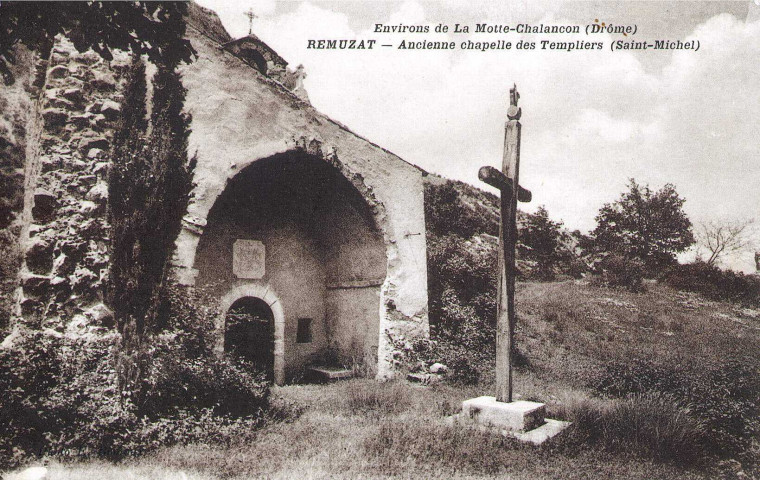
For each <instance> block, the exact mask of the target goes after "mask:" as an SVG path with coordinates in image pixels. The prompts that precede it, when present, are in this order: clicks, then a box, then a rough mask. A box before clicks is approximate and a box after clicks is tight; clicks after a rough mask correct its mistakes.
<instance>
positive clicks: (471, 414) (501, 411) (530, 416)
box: [462, 396, 546, 432]
mask: <svg viewBox="0 0 760 480" xmlns="http://www.w3.org/2000/svg"><path fill="white" fill-rule="evenodd" d="M545 415H546V405H545V404H543V403H537V402H527V401H524V400H518V401H516V402H509V403H507V402H498V401H496V398H495V397H488V396H483V397H477V398H471V399H469V400H465V401H464V402H462V417H464V419H469V420H470V421H473V422H475V423H478V424H481V425H484V426H487V427H493V428H498V429H505V430H510V431H515V432H526V431H528V430H533V429H534V428H536V427H539V426H541V425H543V424H544V417H545Z"/></svg>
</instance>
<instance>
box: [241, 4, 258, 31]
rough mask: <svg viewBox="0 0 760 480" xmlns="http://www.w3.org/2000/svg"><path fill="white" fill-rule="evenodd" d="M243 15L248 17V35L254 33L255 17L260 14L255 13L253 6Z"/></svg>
mask: <svg viewBox="0 0 760 480" xmlns="http://www.w3.org/2000/svg"><path fill="white" fill-rule="evenodd" d="M243 15H245V16H246V17H248V35H250V34H252V33H253V19H254V18H259V16H258V15H256V14H255V13H253V8H249V9H248V11H247V12H245V13H244V14H243Z"/></svg>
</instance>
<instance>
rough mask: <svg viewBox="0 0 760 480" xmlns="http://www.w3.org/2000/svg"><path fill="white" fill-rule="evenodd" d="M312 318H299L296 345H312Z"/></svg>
mask: <svg viewBox="0 0 760 480" xmlns="http://www.w3.org/2000/svg"><path fill="white" fill-rule="evenodd" d="M311 337H312V335H311V318H299V319H298V330H297V331H296V343H311Z"/></svg>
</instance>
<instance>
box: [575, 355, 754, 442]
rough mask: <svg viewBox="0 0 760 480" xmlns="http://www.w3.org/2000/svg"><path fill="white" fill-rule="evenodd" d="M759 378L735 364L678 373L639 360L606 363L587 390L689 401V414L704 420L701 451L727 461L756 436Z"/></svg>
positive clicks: (682, 369)
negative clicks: (657, 394) (660, 395)
mask: <svg viewBox="0 0 760 480" xmlns="http://www.w3.org/2000/svg"><path fill="white" fill-rule="evenodd" d="M759 373H760V372H758V371H757V368H756V367H752V366H750V365H748V364H747V363H744V362H741V361H738V360H731V361H727V362H726V363H724V364H707V365H699V367H688V366H681V367H678V368H675V367H672V366H669V365H658V364H655V363H654V362H651V361H645V360H638V361H628V362H612V363H610V364H609V365H607V367H606V372H605V373H604V374H603V375H602V376H601V378H598V379H597V380H595V381H592V382H591V384H590V386H591V387H593V388H595V389H596V390H597V391H598V392H600V393H603V394H606V395H613V396H628V395H642V394H646V393H648V392H657V391H659V392H664V393H665V394H668V395H673V396H675V397H677V398H688V399H689V402H690V404H689V408H690V411H691V414H692V415H693V416H694V417H697V418H700V419H702V420H703V421H704V444H705V448H706V449H707V450H708V451H710V452H712V453H715V454H717V455H720V456H723V457H731V456H736V455H743V454H746V453H747V452H748V451H749V448H750V445H751V444H752V441H753V438H756V436H757V435H758V434H760V420H758V418H759V416H760V405H759V404H758V399H757V392H760V374H759Z"/></svg>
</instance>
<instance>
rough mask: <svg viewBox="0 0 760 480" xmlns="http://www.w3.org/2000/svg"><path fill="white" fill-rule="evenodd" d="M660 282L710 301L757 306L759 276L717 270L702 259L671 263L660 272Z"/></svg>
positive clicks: (758, 301)
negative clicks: (671, 264) (668, 267)
mask: <svg viewBox="0 0 760 480" xmlns="http://www.w3.org/2000/svg"><path fill="white" fill-rule="evenodd" d="M661 281H663V282H664V283H666V284H668V285H670V286H671V287H673V288H676V289H678V290H686V291H689V292H696V293H700V294H702V295H704V296H705V297H707V298H711V299H713V300H721V301H731V302H737V303H742V304H745V305H752V306H760V278H758V277H755V276H748V275H744V274H742V273H737V272H733V271H731V270H721V269H720V268H718V267H715V266H711V265H708V264H707V263H705V262H694V263H689V264H686V265H674V266H673V267H671V268H670V269H669V270H667V271H666V272H665V273H664V274H663V276H662V278H661Z"/></svg>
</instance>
